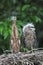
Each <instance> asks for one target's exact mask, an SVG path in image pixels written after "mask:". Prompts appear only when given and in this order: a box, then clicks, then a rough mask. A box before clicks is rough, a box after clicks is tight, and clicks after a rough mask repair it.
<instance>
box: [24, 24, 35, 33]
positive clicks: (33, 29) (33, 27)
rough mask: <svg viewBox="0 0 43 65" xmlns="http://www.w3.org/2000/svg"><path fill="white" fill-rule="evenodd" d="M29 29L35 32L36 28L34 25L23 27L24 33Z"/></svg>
mask: <svg viewBox="0 0 43 65" xmlns="http://www.w3.org/2000/svg"><path fill="white" fill-rule="evenodd" d="M27 28H30V29H31V30H32V31H35V26H34V24H33V23H28V24H27V25H25V26H24V27H23V32H24V31H25V30H26V29H27Z"/></svg>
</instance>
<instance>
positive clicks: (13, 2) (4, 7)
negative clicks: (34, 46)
mask: <svg viewBox="0 0 43 65" xmlns="http://www.w3.org/2000/svg"><path fill="white" fill-rule="evenodd" d="M11 16H16V17H17V21H16V23H17V27H18V32H19V38H20V39H21V37H22V31H21V30H22V28H23V26H24V25H25V24H27V23H29V22H32V23H34V25H35V28H36V35H37V40H38V43H39V47H43V0H0V54H1V53H3V50H9V49H10V40H11V32H12V30H11V25H12V21H11ZM21 44H22V46H21V51H27V49H25V48H24V47H23V43H22V42H21Z"/></svg>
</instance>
